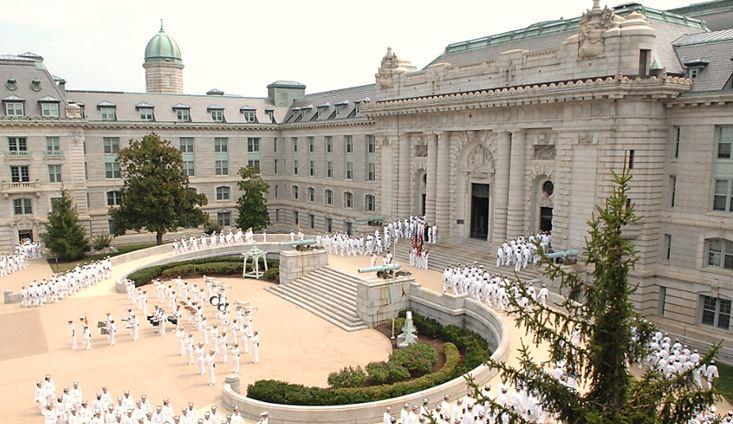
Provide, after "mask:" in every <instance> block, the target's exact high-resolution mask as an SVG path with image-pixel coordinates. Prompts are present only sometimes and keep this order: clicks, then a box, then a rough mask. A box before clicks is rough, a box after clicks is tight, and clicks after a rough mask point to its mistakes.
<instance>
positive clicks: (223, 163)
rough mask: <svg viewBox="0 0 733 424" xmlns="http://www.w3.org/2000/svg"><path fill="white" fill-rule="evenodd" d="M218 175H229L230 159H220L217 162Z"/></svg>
mask: <svg viewBox="0 0 733 424" xmlns="http://www.w3.org/2000/svg"><path fill="white" fill-rule="evenodd" d="M215 166H216V175H229V161H228V160H218V161H216V163H215Z"/></svg>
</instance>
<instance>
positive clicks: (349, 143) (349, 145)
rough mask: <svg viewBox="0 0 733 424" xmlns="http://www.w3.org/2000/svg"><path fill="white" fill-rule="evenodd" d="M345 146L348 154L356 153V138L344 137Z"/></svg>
mask: <svg viewBox="0 0 733 424" xmlns="http://www.w3.org/2000/svg"><path fill="white" fill-rule="evenodd" d="M344 146H345V148H346V153H353V152H354V137H352V136H350V135H345V136H344Z"/></svg>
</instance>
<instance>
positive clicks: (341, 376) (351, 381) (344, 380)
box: [328, 366, 367, 387]
mask: <svg viewBox="0 0 733 424" xmlns="http://www.w3.org/2000/svg"><path fill="white" fill-rule="evenodd" d="M366 379H367V375H366V372H364V370H363V369H362V368H361V367H359V366H356V367H345V368H343V369H342V370H341V371H338V372H332V373H331V374H329V375H328V384H329V385H330V386H331V387H363V386H364V385H365V384H366Z"/></svg>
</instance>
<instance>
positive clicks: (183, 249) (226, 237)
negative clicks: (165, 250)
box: [172, 228, 267, 254]
mask: <svg viewBox="0 0 733 424" xmlns="http://www.w3.org/2000/svg"><path fill="white" fill-rule="evenodd" d="M262 242H263V243H267V233H266V232H265V231H264V230H263V231H262ZM252 243H255V236H254V232H253V231H252V228H248V229H247V231H244V232H242V229H241V228H238V229H237V231H236V232H233V231H232V230H229V231H228V232H226V233H225V232H224V231H221V232H219V234H217V233H216V232H213V233H211V234H210V235H207V234H202V235H201V236H200V237H195V236H191V237H188V238H185V237H183V238H181V239H180V240H173V243H172V245H173V252H174V253H175V254H181V253H187V252H197V251H199V250H204V249H209V248H214V247H217V246H232V245H235V244H252Z"/></svg>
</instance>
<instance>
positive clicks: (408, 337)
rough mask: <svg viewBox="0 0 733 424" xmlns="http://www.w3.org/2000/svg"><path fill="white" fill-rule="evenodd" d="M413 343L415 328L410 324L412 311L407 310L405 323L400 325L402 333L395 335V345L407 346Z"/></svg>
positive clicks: (415, 337)
mask: <svg viewBox="0 0 733 424" xmlns="http://www.w3.org/2000/svg"><path fill="white" fill-rule="evenodd" d="M413 343H417V330H416V329H415V326H414V325H413V324H412V311H407V317H406V318H405V325H403V326H402V333H400V335H399V336H397V346H398V347H407V346H409V345H411V344H413Z"/></svg>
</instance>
